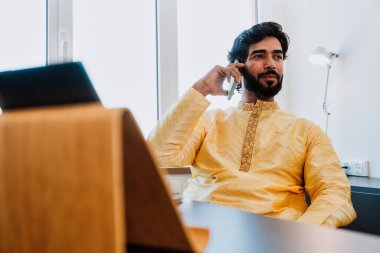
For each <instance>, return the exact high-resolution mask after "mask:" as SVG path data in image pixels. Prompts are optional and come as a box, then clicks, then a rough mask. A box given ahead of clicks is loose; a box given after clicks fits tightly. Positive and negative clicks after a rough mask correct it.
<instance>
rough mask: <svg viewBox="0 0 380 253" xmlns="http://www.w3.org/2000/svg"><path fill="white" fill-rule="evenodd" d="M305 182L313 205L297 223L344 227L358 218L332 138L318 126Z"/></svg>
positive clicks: (312, 137)
mask: <svg viewBox="0 0 380 253" xmlns="http://www.w3.org/2000/svg"><path fill="white" fill-rule="evenodd" d="M304 179H305V187H306V191H307V193H308V194H309V196H310V199H311V205H310V206H309V208H308V209H307V210H306V212H305V213H304V214H303V215H302V216H301V217H300V218H299V219H298V221H300V222H303V223H312V224H320V225H325V226H329V227H341V226H345V225H348V224H350V223H351V222H352V221H353V220H354V219H355V218H356V213H355V210H354V208H353V206H352V202H351V188H350V184H349V182H348V179H347V177H346V175H345V174H344V172H343V170H342V169H341V167H340V163H339V159H338V157H337V155H336V153H335V151H334V148H333V147H332V144H331V142H330V140H329V138H328V137H327V135H326V134H325V133H324V132H323V131H322V130H321V129H320V127H318V126H314V127H313V128H312V130H311V133H310V134H309V137H308V149H307V154H306V160H305V167H304Z"/></svg>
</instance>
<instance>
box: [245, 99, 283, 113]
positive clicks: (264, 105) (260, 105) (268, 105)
mask: <svg viewBox="0 0 380 253" xmlns="http://www.w3.org/2000/svg"><path fill="white" fill-rule="evenodd" d="M239 109H240V110H244V111H254V110H259V111H266V110H277V109H280V107H279V106H278V104H277V102H268V101H263V100H257V102H256V104H254V103H244V102H239Z"/></svg>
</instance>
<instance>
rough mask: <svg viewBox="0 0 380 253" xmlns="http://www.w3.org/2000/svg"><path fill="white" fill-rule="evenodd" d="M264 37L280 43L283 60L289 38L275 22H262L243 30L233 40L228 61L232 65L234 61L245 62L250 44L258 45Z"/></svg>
mask: <svg viewBox="0 0 380 253" xmlns="http://www.w3.org/2000/svg"><path fill="white" fill-rule="evenodd" d="M266 37H275V38H277V39H278V40H279V41H280V44H281V48H282V51H283V53H284V55H283V56H284V59H286V57H287V55H286V52H287V51H288V47H289V37H288V35H287V34H286V33H285V32H283V31H282V26H281V25H280V24H277V23H275V22H263V23H260V24H257V25H254V26H252V27H251V28H249V29H247V30H244V31H243V32H242V33H241V34H240V35H239V36H238V37H237V38H236V39H235V40H234V44H233V45H232V49H231V51H230V52H229V53H228V60H229V62H230V63H233V62H234V61H235V60H236V59H237V60H238V61H239V62H243V63H244V62H245V61H246V60H247V57H248V49H249V46H250V45H251V44H254V43H258V42H260V41H262V40H263V39H264V38H266Z"/></svg>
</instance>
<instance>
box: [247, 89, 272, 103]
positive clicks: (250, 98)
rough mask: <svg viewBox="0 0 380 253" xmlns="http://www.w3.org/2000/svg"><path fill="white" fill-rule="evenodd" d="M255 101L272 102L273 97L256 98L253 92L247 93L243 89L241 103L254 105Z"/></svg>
mask: <svg viewBox="0 0 380 253" xmlns="http://www.w3.org/2000/svg"><path fill="white" fill-rule="evenodd" d="M257 100H263V101H268V102H274V97H258V96H257V95H256V94H255V93H254V92H252V91H248V90H247V89H245V88H243V93H242V95H241V102H244V103H254V104H256V102H257Z"/></svg>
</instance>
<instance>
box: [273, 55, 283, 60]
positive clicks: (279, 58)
mask: <svg viewBox="0 0 380 253" xmlns="http://www.w3.org/2000/svg"><path fill="white" fill-rule="evenodd" d="M274 58H275V59H276V60H282V59H283V57H282V55H275V56H274Z"/></svg>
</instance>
